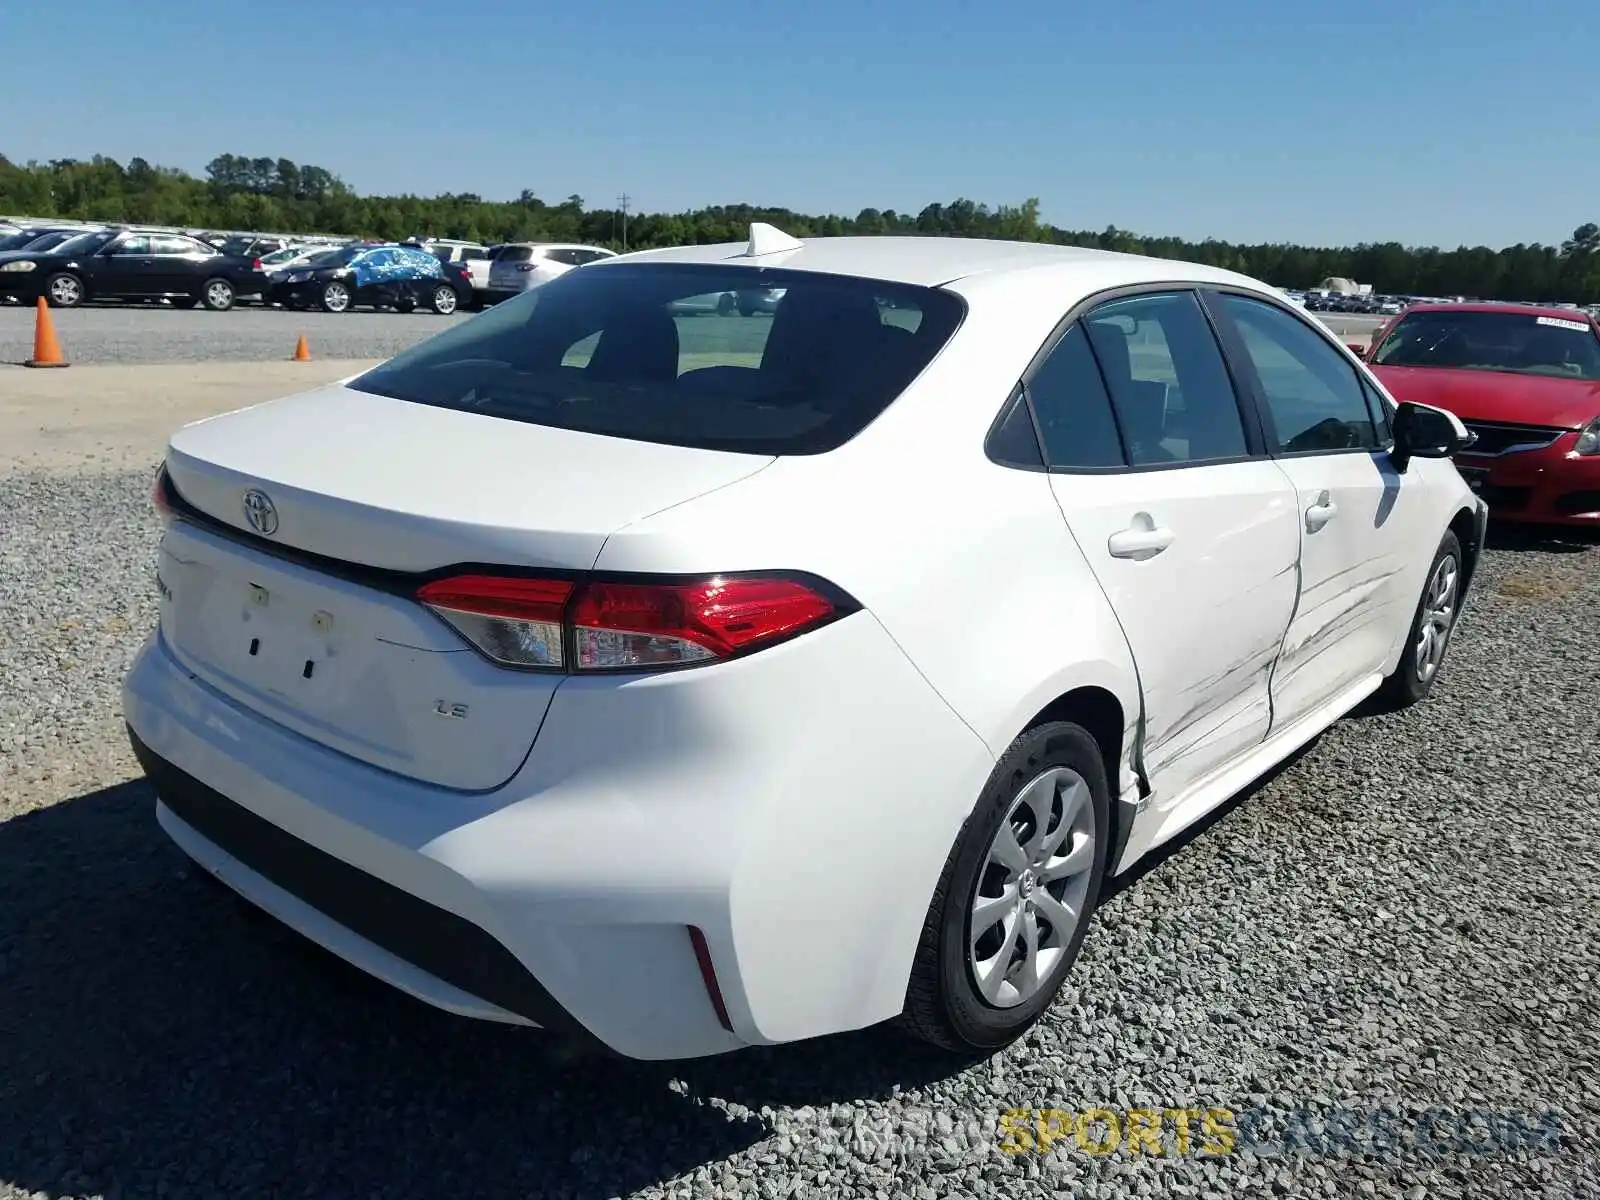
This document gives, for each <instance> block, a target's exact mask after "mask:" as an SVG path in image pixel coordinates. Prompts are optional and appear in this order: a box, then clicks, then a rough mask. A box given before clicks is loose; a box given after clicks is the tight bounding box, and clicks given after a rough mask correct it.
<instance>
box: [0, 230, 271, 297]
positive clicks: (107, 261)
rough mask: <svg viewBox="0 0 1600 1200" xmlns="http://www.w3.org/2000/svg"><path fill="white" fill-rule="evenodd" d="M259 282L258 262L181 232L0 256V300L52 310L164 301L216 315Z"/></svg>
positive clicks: (108, 235) (109, 234) (121, 234)
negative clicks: (86, 304)
mask: <svg viewBox="0 0 1600 1200" xmlns="http://www.w3.org/2000/svg"><path fill="white" fill-rule="evenodd" d="M266 284H267V277H266V275H265V274H264V273H263V272H262V270H261V264H260V262H259V261H257V260H254V259H248V258H236V257H234V256H233V255H228V254H218V253H217V252H216V251H215V250H214V249H212V248H211V247H210V246H207V245H206V244H205V243H204V242H201V241H199V240H198V239H196V238H192V237H187V236H185V235H183V234H181V233H155V232H145V231H144V230H138V229H103V230H98V231H96V232H94V233H84V234H79V235H78V236H77V237H73V238H69V239H67V240H66V241H64V242H62V243H61V244H60V245H58V246H55V247H53V248H51V249H49V250H44V251H32V250H14V251H12V252H11V253H9V254H0V296H12V297H15V298H16V299H18V300H27V301H33V300H37V299H38V298H39V297H40V296H43V297H44V298H45V300H46V302H48V303H49V305H50V306H51V307H52V308H76V307H77V306H78V305H80V304H82V303H83V302H84V301H85V300H160V299H167V300H171V301H172V304H173V307H175V308H193V307H194V306H195V305H196V304H203V305H205V306H206V307H207V308H209V309H211V310H213V311H216V312H223V311H226V310H227V309H230V308H232V307H233V303H234V301H235V300H236V299H237V298H238V297H240V296H256V295H260V294H261V292H262V291H263V290H264V289H265V288H266Z"/></svg>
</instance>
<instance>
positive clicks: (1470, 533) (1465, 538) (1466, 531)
mask: <svg viewBox="0 0 1600 1200" xmlns="http://www.w3.org/2000/svg"><path fill="white" fill-rule="evenodd" d="M1477 524H1478V516H1477V513H1476V512H1474V511H1473V510H1472V509H1470V508H1467V507H1465V506H1463V507H1462V508H1460V509H1458V510H1457V511H1456V515H1455V516H1453V517H1451V518H1450V526H1449V529H1450V532H1451V533H1453V534H1455V535H1456V541H1458V542H1460V543H1461V574H1462V576H1463V578H1462V580H1461V595H1462V597H1463V598H1464V597H1465V596H1466V594H1467V592H1468V591H1469V590H1470V589H1471V587H1472V579H1473V576H1474V575H1476V574H1477V573H1478V559H1479V557H1480V556H1481V555H1482V553H1483V547H1482V546H1480V545H1479V544H1478V537H1477Z"/></svg>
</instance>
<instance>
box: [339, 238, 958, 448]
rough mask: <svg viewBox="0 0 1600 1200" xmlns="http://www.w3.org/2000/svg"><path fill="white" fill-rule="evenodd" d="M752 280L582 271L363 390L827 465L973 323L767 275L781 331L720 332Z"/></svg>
mask: <svg viewBox="0 0 1600 1200" xmlns="http://www.w3.org/2000/svg"><path fill="white" fill-rule="evenodd" d="M750 275H751V272H750V270H749V269H748V268H744V267H724V266H699V265H696V266H689V265H681V264H638V265H635V266H616V267H607V268H606V269H604V270H596V271H569V272H567V273H565V274H563V275H562V276H560V277H559V278H557V279H555V280H553V281H552V282H550V283H548V284H546V285H545V286H543V287H540V288H536V289H534V290H532V291H529V292H524V293H523V294H522V295H520V296H519V297H518V298H516V299H514V300H510V301H507V302H506V303H504V304H501V305H497V306H496V307H494V308H493V309H491V310H489V311H488V312H487V313H484V314H483V315H481V316H479V317H476V318H474V319H473V320H471V321H468V322H465V323H463V324H461V325H459V326H456V327H455V328H453V329H450V330H448V331H446V332H444V333H441V334H439V335H437V336H435V337H433V338H430V339H429V340H428V341H425V342H422V343H420V344H418V345H416V346H414V347H412V348H411V349H409V350H406V351H404V352H402V353H401V354H400V355H398V356H397V357H395V358H393V359H391V360H390V361H388V362H387V363H384V364H383V365H381V366H379V367H376V368H374V369H373V370H371V371H369V372H367V373H366V374H365V375H362V376H360V377H359V378H357V379H356V380H354V381H352V382H351V384H350V385H349V386H351V387H353V388H355V389H357V390H360V391H367V392H373V393H376V394H378V395H383V396H392V397H394V398H396V399H400V400H409V401H412V402H414V403H418V404H431V405H435V406H438V407H443V408H455V409H460V410H463V411H467V412H475V413H481V414H483V415H485V416H491V417H496V418H500V419H503V420H510V421H524V422H528V423H531V424H536V425H547V426H551V427H555V428H562V429H575V430H581V431H584V432H588V433H599V434H606V435H609V436H612V437H622V438H630V439H633V440H637V441H648V442H664V443H668V444H672V445H680V446H694V447H702V448H706V449H716V450H733V451H740V452H744V453H750V454H774V455H777V454H818V453H822V452H825V451H827V450H831V449H833V448H834V447H836V446H839V445H842V444H843V443H844V442H845V441H847V440H849V439H850V438H851V437H853V436H855V434H856V433H858V432H859V431H860V430H861V429H862V428H863V427H865V426H866V424H867V423H868V422H869V421H871V420H872V419H873V418H874V417H876V416H877V415H878V414H879V413H881V412H882V411H883V410H884V409H885V408H886V407H887V406H888V405H889V404H890V403H891V402H893V400H894V399H895V397H897V396H898V395H899V394H900V393H901V392H902V391H904V390H905V388H906V387H907V385H909V384H910V383H911V381H912V380H913V379H915V378H916V376H917V375H918V374H919V373H921V371H922V369H923V368H924V367H926V366H927V365H928V363H929V362H930V361H931V360H932V359H933V356H934V355H935V354H937V353H938V351H939V350H940V349H941V348H942V347H943V346H944V344H945V343H946V342H947V341H948V340H949V338H950V336H951V335H952V334H953V333H954V332H955V329H956V327H957V326H958V325H959V324H960V322H961V318H962V316H963V314H964V312H965V308H964V305H963V303H962V301H961V300H960V299H959V298H958V297H957V296H955V295H954V294H952V293H950V292H945V291H942V290H939V289H935V288H923V287H913V286H909V285H901V284H891V283H881V282H878V281H873V280H865V279H856V278H852V277H848V276H836V275H821V274H811V273H806V272H783V271H779V270H773V271H768V272H763V275H765V276H770V277H771V279H772V283H773V285H774V286H783V287H785V288H786V289H787V290H786V292H785V294H784V298H783V301H782V303H780V304H779V305H778V307H777V311H776V313H775V314H774V316H773V317H772V319H771V320H763V321H747V320H738V319H735V318H731V317H730V318H726V319H709V320H708V319H707V318H706V316H705V315H704V313H703V312H700V311H698V309H699V308H701V307H703V303H704V302H705V301H707V299H708V298H714V297H718V296H721V295H724V294H726V293H728V292H731V291H735V290H737V289H738V288H739V287H741V286H744V285H746V284H747V283H748V282H749V279H750Z"/></svg>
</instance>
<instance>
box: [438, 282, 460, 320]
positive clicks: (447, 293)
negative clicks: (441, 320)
mask: <svg viewBox="0 0 1600 1200" xmlns="http://www.w3.org/2000/svg"><path fill="white" fill-rule="evenodd" d="M460 303H461V298H460V297H459V296H457V295H456V290H455V288H453V287H451V286H450V285H449V284H447V283H441V284H440V285H439V286H438V287H436V288H434V289H433V311H434V312H436V313H440V314H442V315H443V316H447V317H448V316H449V315H450V314H451V313H453V312H455V311H456V307H457V306H458V305H459V304H460Z"/></svg>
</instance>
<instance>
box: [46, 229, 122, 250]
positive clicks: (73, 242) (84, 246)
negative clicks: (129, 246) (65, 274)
mask: <svg viewBox="0 0 1600 1200" xmlns="http://www.w3.org/2000/svg"><path fill="white" fill-rule="evenodd" d="M116 236H117V235H116V234H115V233H114V232H112V231H111V230H109V229H102V230H100V231H99V232H98V233H80V234H79V235H78V236H77V237H75V238H68V239H67V240H66V241H64V242H62V243H61V244H60V245H59V246H57V247H56V248H55V253H56V254H88V253H90V252H92V251H95V250H98V249H99V248H100V247H101V246H104V245H105V244H106V243H107V242H109V241H110V240H111V239H112V238H114V237H116Z"/></svg>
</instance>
